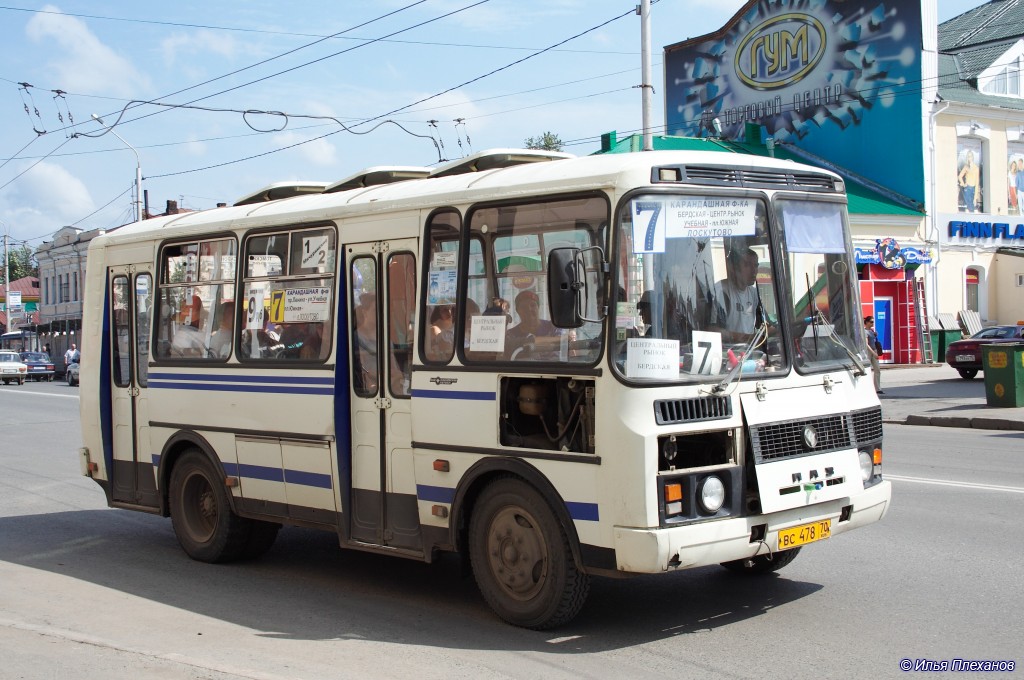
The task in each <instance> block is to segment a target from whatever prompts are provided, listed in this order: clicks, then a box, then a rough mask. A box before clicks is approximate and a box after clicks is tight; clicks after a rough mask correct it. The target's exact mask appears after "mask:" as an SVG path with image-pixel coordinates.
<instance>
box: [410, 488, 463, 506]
mask: <svg viewBox="0 0 1024 680" xmlns="http://www.w3.org/2000/svg"><path fill="white" fill-rule="evenodd" d="M416 497H417V498H419V499H420V500H421V501H434V502H435V503H451V502H452V501H454V500H455V489H449V488H448V487H447V486H427V485H426V484H417V485H416Z"/></svg>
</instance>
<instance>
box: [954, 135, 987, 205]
mask: <svg viewBox="0 0 1024 680" xmlns="http://www.w3.org/2000/svg"><path fill="white" fill-rule="evenodd" d="M981 153H982V148H981V140H979V139H960V140H958V141H957V143H956V184H957V186H958V187H959V189H958V191H957V209H958V210H959V211H960V212H985V201H984V194H985V191H984V189H985V175H984V172H983V171H982V168H983V167H984V166H985V159H984V158H982V155H981Z"/></svg>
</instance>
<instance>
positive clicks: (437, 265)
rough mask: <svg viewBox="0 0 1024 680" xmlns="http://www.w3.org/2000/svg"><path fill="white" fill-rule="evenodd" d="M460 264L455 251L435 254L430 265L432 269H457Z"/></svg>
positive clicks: (440, 251) (443, 251)
mask: <svg viewBox="0 0 1024 680" xmlns="http://www.w3.org/2000/svg"><path fill="white" fill-rule="evenodd" d="M458 263H459V254H458V253H457V252H455V251H454V250H439V251H438V252H436V253H434V258H433V260H432V261H431V263H430V268H431V269H455V267H456V266H457V265H458Z"/></svg>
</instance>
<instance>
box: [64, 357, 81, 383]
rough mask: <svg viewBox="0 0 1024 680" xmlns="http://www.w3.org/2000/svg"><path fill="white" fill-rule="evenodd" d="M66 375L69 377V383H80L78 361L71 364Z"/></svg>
mask: <svg viewBox="0 0 1024 680" xmlns="http://www.w3.org/2000/svg"><path fill="white" fill-rule="evenodd" d="M64 377H65V378H67V381H68V385H77V384H78V362H77V361H76V362H75V363H73V364H69V365H68V368H67V370H66V371H65V372H64Z"/></svg>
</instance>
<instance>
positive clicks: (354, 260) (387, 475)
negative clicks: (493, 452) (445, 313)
mask: <svg viewBox="0 0 1024 680" xmlns="http://www.w3.org/2000/svg"><path fill="white" fill-rule="evenodd" d="M415 248H416V241H415V240H412V239H409V240H401V241H387V242H377V243H372V244H370V243H368V244H358V245H350V246H348V247H347V248H346V253H347V255H346V264H347V278H348V290H349V297H348V305H349V314H348V316H349V347H350V355H349V364H350V371H351V372H350V379H351V382H352V387H351V400H352V406H351V470H352V482H351V502H350V507H348V508H345V511H346V512H347V513H348V515H349V520H348V521H349V527H350V532H351V538H352V540H354V541H357V542H360V543H369V544H373V545H382V546H388V547H391V548H400V549H406V550H412V551H418V550H422V538H421V536H420V524H419V509H418V504H417V501H416V478H415V473H414V469H413V464H414V461H413V453H412V424H411V423H412V419H411V413H410V404H411V400H410V398H409V397H410V387H409V386H410V383H411V371H412V346H413V341H412V337H413V325H414V310H415V306H416V280H417V279H416V255H415Z"/></svg>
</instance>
